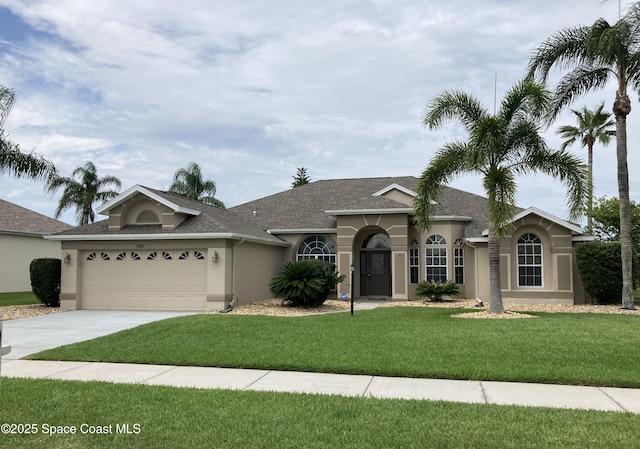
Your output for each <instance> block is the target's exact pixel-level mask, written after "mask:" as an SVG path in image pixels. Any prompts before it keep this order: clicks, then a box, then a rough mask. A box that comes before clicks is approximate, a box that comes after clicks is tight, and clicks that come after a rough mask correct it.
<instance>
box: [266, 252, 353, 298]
mask: <svg viewBox="0 0 640 449" xmlns="http://www.w3.org/2000/svg"><path fill="white" fill-rule="evenodd" d="M343 279H344V276H340V275H338V273H336V271H335V265H333V264H332V263H329V262H325V261H322V260H315V259H311V260H302V261H299V262H288V263H286V264H285V265H284V266H283V267H282V269H281V270H280V273H279V274H278V275H277V276H275V277H274V278H273V279H271V282H270V283H269V288H270V289H271V293H273V294H274V295H275V296H276V297H278V298H283V303H284V304H288V305H292V306H308V307H318V306H321V305H322V304H323V303H324V302H325V300H326V299H327V297H328V296H329V292H330V291H331V289H332V288H334V287H335V285H336V284H337V283H338V282H341V281H342V280H343Z"/></svg>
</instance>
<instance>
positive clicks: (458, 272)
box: [453, 239, 464, 285]
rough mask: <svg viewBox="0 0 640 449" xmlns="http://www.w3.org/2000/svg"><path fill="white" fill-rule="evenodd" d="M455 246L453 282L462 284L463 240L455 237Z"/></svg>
mask: <svg viewBox="0 0 640 449" xmlns="http://www.w3.org/2000/svg"><path fill="white" fill-rule="evenodd" d="M455 244H456V246H455V247H454V248H453V282H455V283H456V284H459V285H463V284H464V247H463V245H464V240H463V239H456V242H455Z"/></svg>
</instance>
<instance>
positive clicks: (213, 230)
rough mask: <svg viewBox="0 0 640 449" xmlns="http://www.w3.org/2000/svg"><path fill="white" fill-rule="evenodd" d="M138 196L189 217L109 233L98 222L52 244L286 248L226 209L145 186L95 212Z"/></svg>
mask: <svg viewBox="0 0 640 449" xmlns="http://www.w3.org/2000/svg"><path fill="white" fill-rule="evenodd" d="M140 193H141V194H144V195H147V196H149V197H150V198H152V199H154V200H156V201H158V202H160V203H162V204H164V205H165V206H168V207H170V208H172V209H173V210H174V211H176V212H181V213H185V214H187V215H188V217H187V218H186V219H185V220H184V221H183V222H182V223H180V224H179V225H178V226H176V227H175V228H174V229H163V228H162V225H127V226H124V227H123V228H121V229H118V230H113V229H109V226H108V220H101V221H98V222H95V223H90V224H87V225H84V226H78V227H76V228H73V229H70V230H68V231H65V232H62V233H59V234H56V235H55V236H52V238H53V239H54V240H84V239H86V240H125V239H149V240H153V239H196V238H236V239H242V238H246V239H250V240H255V241H262V242H265V243H272V244H282V245H287V243H286V242H284V241H283V240H282V239H279V238H278V237H276V236H273V235H271V234H269V233H268V232H266V231H265V230H263V229H262V228H261V227H259V226H257V225H256V224H254V223H251V222H250V221H247V220H243V219H242V218H241V217H240V216H239V215H237V214H236V213H234V212H231V211H229V210H227V209H221V208H218V207H214V206H210V205H208V204H205V203H202V202H199V201H193V200H189V199H186V198H184V197H181V196H179V195H174V194H172V193H167V192H163V191H160V190H156V189H151V188H149V187H144V186H134V187H132V188H131V189H128V190H127V191H125V192H123V193H122V194H120V195H118V196H117V197H116V198H114V199H113V200H111V201H109V202H107V203H105V204H104V205H102V206H100V207H99V208H98V211H99V212H100V213H102V214H108V212H109V210H110V209H112V208H113V207H115V206H117V205H119V204H121V203H122V202H123V201H125V200H126V199H127V198H130V197H132V196H134V195H137V194H140Z"/></svg>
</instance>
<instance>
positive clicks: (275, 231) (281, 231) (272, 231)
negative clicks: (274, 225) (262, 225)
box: [267, 228, 338, 234]
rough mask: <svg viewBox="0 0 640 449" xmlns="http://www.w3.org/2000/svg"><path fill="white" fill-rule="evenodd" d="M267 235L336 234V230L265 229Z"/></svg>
mask: <svg viewBox="0 0 640 449" xmlns="http://www.w3.org/2000/svg"><path fill="white" fill-rule="evenodd" d="M267 232H268V233H269V234H337V233H338V230H337V229H336V228H325V229H311V228H309V229H267Z"/></svg>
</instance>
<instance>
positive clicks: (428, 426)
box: [0, 379, 640, 449]
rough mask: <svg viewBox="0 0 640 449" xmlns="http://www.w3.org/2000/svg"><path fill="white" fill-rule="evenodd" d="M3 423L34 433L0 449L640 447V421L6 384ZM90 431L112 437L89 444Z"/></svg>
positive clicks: (258, 395) (120, 387)
mask: <svg viewBox="0 0 640 449" xmlns="http://www.w3.org/2000/svg"><path fill="white" fill-rule="evenodd" d="M43 398H46V400H43ZM0 422H3V423H32V424H35V425H36V426H37V428H38V430H39V432H38V433H37V434H35V435H34V434H30V435H24V434H23V435H17V434H3V435H2V442H3V444H2V446H3V447H11V448H16V449H19V448H29V449H38V448H42V449H45V448H46V449H56V448H98V449H100V448H113V447H118V448H141V449H142V448H144V449H147V448H176V447H180V448H200V447H215V448H248V449H251V448H272V447H278V448H301V447H304V448H345V447H349V448H356V449H357V448H383V447H401V448H426V447H428V448H442V449H446V448H456V449H465V448H474V449H482V448H496V447H500V448H507V449H508V448H524V449H526V448H544V447H553V448H580V449H582V448H584V447H589V448H595V449H598V448H606V449H608V448H611V447H616V448H621V449H624V448H635V447H638V446H637V445H638V440H637V429H639V428H640V415H634V414H630V413H606V412H598V411H580V410H561V409H546V408H526V407H515V406H511V407H506V406H498V405H485V404H454V403H447V402H429V401H407V400H379V399H372V398H344V397H339V396H314V395H299V394H287V393H268V392H248V391H247V392H245V391H226V390H195V389H178V388H170V387H148V386H141V385H125V384H107V383H100V382H72V381H54V380H27V379H4V380H3V382H2V395H1V396H0ZM83 423H84V424H86V425H91V426H101V427H102V428H103V429H105V430H111V431H112V433H108V434H82V433H80V428H81V427H80V426H81V425H82V424H83ZM45 424H46V426H45ZM123 424H129V431H130V432H133V433H129V434H126V433H117V432H116V425H118V426H119V427H120V429H123V427H122V425H123ZM136 424H137V425H139V427H136V426H135V425H136ZM47 426H75V427H76V428H77V432H78V433H77V434H75V435H47V434H44V433H43V431H44V430H47V429H50V428H49V427H47ZM109 426H111V428H110V429H109ZM83 428H85V427H83ZM138 428H139V433H135V432H136V429H138Z"/></svg>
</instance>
